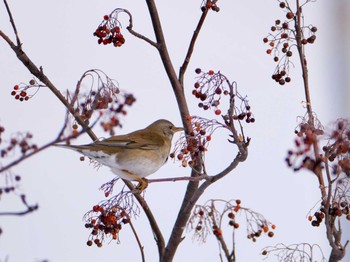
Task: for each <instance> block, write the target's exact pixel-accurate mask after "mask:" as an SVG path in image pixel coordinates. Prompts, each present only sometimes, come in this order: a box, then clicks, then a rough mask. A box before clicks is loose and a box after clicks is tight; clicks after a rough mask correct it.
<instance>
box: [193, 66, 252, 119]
mask: <svg viewBox="0 0 350 262" xmlns="http://www.w3.org/2000/svg"><path fill="white" fill-rule="evenodd" d="M195 72H196V74H198V75H199V76H198V77H197V81H196V82H195V83H194V89H193V90H192V94H193V95H194V96H195V97H196V98H197V99H199V100H200V102H199V103H198V107H199V108H201V109H203V110H205V111H206V110H208V109H213V111H214V113H215V115H222V110H221V109H220V106H221V100H222V98H223V96H228V97H229V100H230V104H231V105H230V106H229V107H230V108H233V110H234V111H233V112H231V111H230V110H228V113H229V114H232V117H233V119H234V120H240V121H241V120H244V119H245V120H246V122H247V123H254V122H255V118H254V117H253V114H252V112H251V110H250V109H251V108H250V106H249V104H248V101H247V99H246V98H245V97H242V96H241V95H240V94H239V93H238V91H237V86H236V83H235V82H233V83H230V81H229V80H228V79H227V77H226V76H224V75H223V74H221V73H220V72H217V73H215V72H214V71H213V70H209V71H208V72H203V71H202V70H201V69H200V68H197V69H196V70H195ZM235 99H238V100H240V101H241V102H242V104H241V106H240V107H236V106H235V104H234V103H235ZM223 118H224V119H225V120H227V119H228V118H229V116H228V115H227V114H226V115H223Z"/></svg>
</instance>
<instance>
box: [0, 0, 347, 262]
mask: <svg viewBox="0 0 350 262" xmlns="http://www.w3.org/2000/svg"><path fill="white" fill-rule="evenodd" d="M158 2H159V3H158V8H159V14H160V18H161V21H162V22H163V29H164V33H165V37H166V39H167V44H168V48H169V52H170V55H171V57H172V59H173V63H174V67H175V68H176V69H178V68H179V66H180V65H181V63H182V61H183V59H184V56H185V54H186V50H187V46H188V43H189V40H190V37H191V35H192V32H193V30H194V28H195V25H196V23H197V21H198V18H199V17H200V14H201V11H200V3H201V1H185V0H180V1H176V2H171V3H170V2H168V1H158ZM9 4H10V6H11V8H12V12H13V16H14V18H15V21H16V24H17V28H18V31H19V34H20V37H21V40H22V42H23V49H24V51H25V52H26V53H27V54H28V56H29V57H30V58H31V59H32V60H33V61H34V62H35V63H36V65H38V66H42V67H43V70H44V72H45V74H46V75H47V76H48V77H49V78H50V80H51V81H52V82H53V83H54V84H55V85H56V86H57V87H58V88H59V89H60V90H61V91H62V92H64V91H65V90H66V89H70V90H73V89H74V87H75V85H76V83H77V81H78V79H79V78H80V76H81V75H82V73H83V72H84V71H86V70H88V69H92V68H98V69H101V70H103V71H104V72H105V73H106V74H108V75H109V76H110V77H111V78H113V79H116V80H117V81H118V82H119V84H120V88H121V89H124V90H127V91H129V92H132V93H133V94H134V96H135V97H136V99H137V101H136V103H135V104H134V105H133V106H132V107H131V108H130V109H128V115H127V117H125V119H124V120H123V129H122V130H118V132H120V133H121V134H122V133H127V132H130V131H133V130H135V129H138V128H143V127H145V126H146V125H148V124H149V123H151V122H153V121H154V120H156V119H159V118H166V119H169V120H171V121H172V122H173V123H174V124H175V125H181V119H180V116H179V113H178V110H177V105H176V101H175V98H174V96H173V93H172V89H171V86H170V84H169V81H168V79H167V77H166V74H165V72H164V69H163V67H162V63H161V61H160V58H159V56H158V54H157V52H156V50H155V48H153V47H152V46H150V45H148V44H147V43H145V42H143V41H141V40H139V39H135V38H134V37H133V36H131V35H129V34H128V33H127V32H126V31H125V30H124V36H125V39H126V43H125V45H124V46H123V47H121V48H113V47H112V46H107V47H106V46H99V45H98V44H97V38H95V37H93V36H92V33H93V32H94V30H95V29H96V27H97V26H98V24H99V23H100V22H101V20H102V19H103V15H105V14H109V12H110V11H112V10H113V9H114V8H116V7H122V8H126V9H128V10H129V11H130V12H131V13H132V14H133V19H134V29H135V30H136V31H138V32H141V33H143V34H145V35H147V36H149V37H150V38H152V39H154V36H153V32H152V28H151V22H150V19H149V15H148V14H147V9H146V4H145V3H144V2H143V1H126V0H124V1H111V0H106V1H88V2H87V1H81V0H79V1H67V0H64V1H55V2H52V1H43V0H33V1H19V0H13V1H9ZM218 5H219V6H220V8H221V11H220V12H219V13H214V12H211V13H210V14H209V16H208V18H207V20H206V23H205V25H204V27H203V29H202V32H201V34H200V36H199V39H198V44H197V45H196V48H195V53H194V55H193V59H192V61H191V63H190V65H189V68H188V74H187V76H186V78H185V85H186V94H187V95H188V101H189V104H190V106H191V112H193V114H198V113H202V112H201V111H198V110H197V108H196V104H197V101H195V100H194V99H193V98H192V97H191V95H190V93H191V88H192V86H193V82H194V77H195V73H194V69H195V68H197V67H201V68H203V69H206V70H209V69H213V70H215V71H217V70H220V71H221V72H222V73H224V74H225V75H226V76H227V77H228V78H230V79H231V80H232V81H233V80H234V81H237V83H238V87H239V90H240V93H241V94H244V95H247V96H248V99H249V101H250V105H251V107H252V111H253V113H254V116H255V118H256V123H254V124H253V125H249V126H248V127H247V128H246V129H245V132H246V135H247V136H249V137H252V141H251V145H250V148H249V156H248V159H247V161H246V162H244V163H242V164H240V165H239V167H238V168H237V169H236V170H234V171H233V172H232V174H230V175H229V176H227V177H226V178H225V179H224V180H222V181H219V182H217V183H216V184H215V185H213V186H212V187H211V188H209V189H208V191H207V192H206V193H205V194H204V195H203V196H202V197H201V198H200V200H199V202H198V203H204V202H205V201H206V200H208V199H210V198H222V199H226V200H229V199H237V198H239V199H241V200H242V205H243V206H245V207H248V208H251V209H253V210H255V211H257V212H259V213H261V214H263V215H264V216H265V217H266V218H267V219H268V220H270V221H271V222H273V223H274V224H276V225H277V229H276V231H275V237H274V238H268V237H267V236H264V237H261V238H259V239H258V241H257V242H256V243H252V242H251V241H249V240H247V239H246V230H245V228H244V224H245V223H244V219H245V218H244V216H242V217H240V218H239V219H241V225H242V226H241V227H240V229H239V230H238V231H237V234H236V252H237V258H238V261H261V260H262V256H261V255H259V253H260V252H261V250H262V248H263V247H265V246H267V245H274V244H277V243H285V244H294V243H301V242H307V243H317V244H319V245H320V246H321V247H322V248H323V251H324V253H325V255H326V257H328V254H329V248H328V243H327V242H326V238H325V232H324V227H323V225H322V226H321V227H319V228H314V227H312V226H311V225H310V223H309V222H308V221H307V215H308V212H309V211H310V210H311V209H312V208H313V207H314V206H315V205H317V204H318V201H319V199H320V196H319V189H318V184H317V181H316V179H315V177H314V176H313V175H312V174H311V173H308V172H300V173H293V172H292V170H290V169H288V168H287V167H286V165H285V162H284V158H285V156H286V152H287V150H288V149H290V148H291V147H292V146H293V138H294V134H293V131H294V129H295V127H296V126H297V124H298V122H297V117H298V116H303V115H304V114H305V108H304V107H303V105H304V104H303V101H304V97H303V90H302V88H301V87H302V85H301V76H300V70H299V68H298V62H297V61H296V60H295V65H296V68H295V69H293V72H292V83H291V84H289V85H286V86H283V87H281V86H279V85H277V84H276V83H274V82H273V81H272V80H271V75H272V73H273V70H274V66H275V65H274V63H273V61H272V59H271V57H269V56H267V55H266V53H265V50H266V48H267V47H266V46H265V45H264V44H263V41H262V38H263V37H264V36H266V35H267V33H268V32H269V28H270V27H271V25H273V23H274V21H275V20H276V19H283V18H284V13H283V11H282V10H281V9H280V8H279V7H278V2H277V1H274V0H268V1H266V0H265V1H258V0H252V1H219V2H218ZM338 5H339V6H335V4H333V1H332V2H331V3H326V1H318V2H315V3H311V4H309V5H307V6H306V7H305V8H304V13H305V16H306V24H314V25H315V26H317V27H318V29H319V30H318V32H317V40H316V42H315V44H314V45H313V46H310V47H308V48H307V56H308V65H309V71H310V72H309V73H310V83H311V97H312V100H313V102H314V111H315V112H316V113H317V116H318V117H319V119H320V120H321V122H322V123H323V124H324V125H325V126H327V125H328V124H330V123H331V122H332V121H333V120H334V119H336V118H338V117H340V116H345V117H349V112H348V111H344V110H345V108H344V106H342V105H344V104H345V102H344V98H342V97H344V94H346V92H345V91H344V89H343V86H339V85H340V84H341V83H346V81H348V80H346V78H345V77H346V72H348V71H346V70H345V74H344V73H342V74H341V73H339V75H338V74H337V73H338V72H343V71H342V70H344V67H345V66H346V65H345V64H344V62H347V63H348V61H349V60H348V57H349V52H348V51H344V52H341V50H339V48H334V45H333V42H334V41H333V40H334V39H335V37H337V36H338V37H344V41H345V40H346V36H349V28H348V27H346V26H344V28H345V29H344V28H342V29H341V30H340V29H339V27H337V26H336V25H337V22H338V20H340V19H339V17H340V13H339V15H338V13H337V12H338V11H339V10H344V8H345V6H346V5H347V6H348V7H347V8H349V4H348V2H347V1H339V3H338ZM337 8H338V9H337ZM337 10H338V11H337ZM0 13H1V14H2V15H1V16H0V30H3V31H4V32H5V33H7V34H8V35H9V36H11V37H13V34H12V31H11V28H10V25H9V22H8V18H7V16H6V15H5V8H4V5H3V4H2V5H1V6H0ZM344 13H346V12H344ZM127 21H128V20H127V17H126V16H121V22H122V23H123V24H124V25H126V23H127ZM340 21H341V20H340ZM336 39H337V38H336ZM344 41H339V43H343V42H344ZM347 41H348V40H347ZM339 45H340V44H339ZM344 48H345V49H346V48H347V46H345V45H344ZM345 49H343V50H345ZM346 52H347V53H346ZM0 57H1V63H0V72H1V78H0V86H1V88H0V125H2V126H5V128H6V132H7V133H6V134H7V135H9V134H10V133H12V132H16V131H30V132H31V133H32V134H33V135H34V138H33V140H34V141H35V142H36V143H37V144H38V145H42V144H44V143H46V142H49V141H51V140H53V139H54V138H55V136H56V135H57V133H58V131H59V130H60V129H61V127H62V125H63V120H64V114H65V109H64V108H63V106H62V105H61V104H60V103H59V102H58V101H57V99H56V98H55V97H54V96H53V95H52V94H51V93H50V92H49V90H46V89H45V88H41V90H40V91H39V92H38V93H37V94H36V95H35V97H34V98H33V99H31V100H30V101H28V102H23V103H19V102H17V101H15V100H14V99H13V97H11V96H10V92H11V89H12V87H13V86H14V85H15V84H17V83H19V82H28V81H29V80H30V79H32V76H31V75H30V73H29V72H28V71H27V69H26V68H25V67H24V66H23V65H22V64H21V63H20V62H19V61H18V60H17V58H16V56H15V54H14V53H13V52H12V50H11V49H10V48H9V47H8V46H7V44H6V43H5V42H4V41H0ZM344 57H345V58H344ZM337 68H340V69H342V70H340V71H339V70H337ZM345 68H347V69H348V68H349V64H347V67H345ZM329 72H332V74H330V73H329ZM334 79H337V80H339V79H344V82H341V81H339V83H336V84H339V85H338V86H333V85H334ZM341 101H343V102H341ZM345 101H346V100H345ZM204 116H206V117H211V116H210V115H204ZM96 133H97V135H98V136H99V137H102V136H106V134H104V133H103V132H101V130H99V129H98V128H97V129H96ZM221 134H223V133H221ZM177 138H178V135H177V136H175V140H176V139H177ZM74 142H76V143H86V142H89V137H88V136H82V137H81V138H79V140H78V141H74ZM209 149H210V150H209V152H208V154H207V157H206V160H207V169H208V173H209V174H215V172H217V171H220V168H221V167H223V166H225V165H227V164H228V163H229V161H230V160H231V158H232V155H233V154H236V151H235V149H233V148H232V147H231V145H227V142H226V137H225V136H220V135H218V136H216V137H213V142H212V143H211V147H210V148H209ZM12 171H13V172H14V173H16V174H20V175H21V176H22V180H23V181H22V183H21V188H20V192H24V193H26V195H27V198H28V201H29V202H30V203H38V204H39V206H40V208H39V210H38V211H37V212H34V213H32V214H30V215H27V216H24V217H0V226H1V228H2V230H3V234H2V235H1V237H0V247H1V248H0V261H4V260H5V258H6V257H8V258H9V259H8V261H11V262H17V261H42V260H44V259H47V260H49V261H119V260H118V259H120V260H125V259H126V260H128V261H140V254H139V251H138V248H137V245H136V242H135V240H134V239H133V237H132V235H131V231H130V229H129V228H128V227H127V226H126V227H125V229H123V230H122V231H121V235H120V240H121V244H120V245H116V244H115V243H114V242H111V243H110V244H105V245H104V247H103V248H100V249H99V248H97V247H95V246H93V247H87V246H86V241H87V239H88V235H89V231H88V230H86V229H85V228H84V223H83V220H82V217H83V215H84V214H85V212H86V211H88V210H89V209H91V207H92V206H93V205H94V204H96V203H98V202H99V201H100V200H102V199H104V196H103V192H101V191H99V190H98V188H99V187H100V185H101V184H102V183H104V182H107V181H108V180H109V179H111V178H112V177H113V174H112V173H111V172H110V171H109V169H108V168H100V169H99V170H97V169H94V168H93V167H92V166H90V165H89V164H88V162H87V161H85V162H81V161H79V154H76V153H74V152H70V151H64V150H63V149H59V148H50V149H48V150H46V151H45V152H43V153H41V154H39V155H37V156H35V157H33V158H31V159H30V160H28V161H25V162H23V163H22V164H21V165H19V166H17V167H15V168H13V170H12ZM189 172H190V170H189V169H184V168H182V167H180V164H179V163H178V162H175V163H173V162H172V161H169V162H168V163H167V164H166V165H165V166H164V167H163V168H162V169H160V170H159V171H158V172H157V173H156V174H154V175H153V176H151V178H163V177H176V176H185V175H188V174H189ZM120 186H121V183H119V185H118V186H117V188H116V190H115V191H117V190H118V189H120ZM185 188H186V183H185V182H176V183H152V184H150V186H149V188H148V189H147V191H146V200H147V201H148V203H149V205H150V207H151V208H152V210H153V212H154V214H155V216H156V217H157V219H158V222H159V225H160V227H161V229H162V230H163V233H164V236H165V238H166V239H167V238H168V236H169V234H170V232H171V228H172V225H173V223H174V219H175V217H176V214H177V212H178V208H179V205H180V203H181V200H182V196H183V193H184V190H185ZM0 203H1V205H0V211H3V210H13V209H16V208H17V207H18V208H19V207H20V206H19V205H18V200H17V199H16V198H14V197H10V196H2V198H1V202H0ZM135 227H136V229H137V230H138V232H139V236H140V238H141V242H142V244H143V245H144V247H145V253H146V258H147V261H157V259H158V255H157V248H156V245H155V242H154V240H153V236H152V232H151V230H150V227H149V225H148V222H147V221H146V218H145V215H144V214H143V213H141V214H140V216H139V218H138V219H137V221H136V222H135ZM225 229H226V230H227V229H228V228H223V231H224V232H226V231H225ZM348 235H349V234H348ZM191 239H192V235H191V234H190V233H188V234H186V239H185V240H184V242H183V243H182V244H181V245H180V248H179V249H178V253H177V255H176V258H175V260H174V261H219V257H218V254H219V252H218V247H217V244H216V241H215V239H214V237H209V238H208V241H207V243H205V244H203V245H198V244H197V243H192V240H191ZM268 261H275V258H273V257H270V258H269V260H268Z"/></svg>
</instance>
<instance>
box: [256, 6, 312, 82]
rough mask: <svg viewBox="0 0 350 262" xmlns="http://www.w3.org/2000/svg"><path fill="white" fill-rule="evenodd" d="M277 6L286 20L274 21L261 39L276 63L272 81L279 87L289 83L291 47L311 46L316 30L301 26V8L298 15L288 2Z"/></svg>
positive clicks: (302, 21) (310, 26) (302, 20)
mask: <svg viewBox="0 0 350 262" xmlns="http://www.w3.org/2000/svg"><path fill="white" fill-rule="evenodd" d="M279 6H280V7H281V8H282V9H283V10H285V12H286V19H285V20H284V21H281V20H279V19H278V20H276V21H275V24H274V25H273V26H271V33H269V35H268V36H267V37H265V38H264V39H263V42H264V43H265V44H268V45H269V48H268V49H267V50H266V53H267V54H268V55H272V56H273V60H274V62H276V63H277V66H276V69H275V72H274V73H273V75H272V79H273V80H275V81H276V82H277V83H279V84H280V85H284V84H285V83H289V82H290V81H291V77H290V75H289V66H290V63H291V62H290V58H291V57H292V55H293V52H292V47H294V46H298V47H300V48H303V46H305V45H306V44H313V43H314V42H315V40H316V35H315V33H316V32H317V28H316V27H315V26H312V25H309V26H304V25H303V23H304V19H303V15H302V8H299V12H300V14H298V13H295V12H293V10H292V8H291V6H290V5H289V3H288V1H285V2H280V3H279ZM299 26H300V28H299ZM298 32H300V34H301V35H299V33H298Z"/></svg>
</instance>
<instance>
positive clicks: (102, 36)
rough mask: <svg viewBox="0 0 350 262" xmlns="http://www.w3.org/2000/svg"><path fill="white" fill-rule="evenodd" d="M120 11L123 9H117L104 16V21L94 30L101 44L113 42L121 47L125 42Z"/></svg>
mask: <svg viewBox="0 0 350 262" xmlns="http://www.w3.org/2000/svg"><path fill="white" fill-rule="evenodd" d="M120 12H121V9H116V10H114V11H113V12H112V13H111V14H110V15H104V16H103V21H102V22H101V24H100V25H99V26H98V28H97V29H96V31H95V32H94V36H96V37H98V40H97V42H98V43H99V44H104V45H108V44H113V45H114V46H115V47H120V46H122V45H123V44H124V43H125V39H124V36H123V35H122V34H121V32H120V28H121V24H120V22H119V21H118V14H119V13H120Z"/></svg>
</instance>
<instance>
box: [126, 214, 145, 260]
mask: <svg viewBox="0 0 350 262" xmlns="http://www.w3.org/2000/svg"><path fill="white" fill-rule="evenodd" d="M129 225H130V227H131V230H132V233H133V234H134V236H135V239H136V242H137V245H138V246H139V249H140V252H141V258H142V262H145V261H146V259H145V253H144V252H143V246H142V244H141V241H140V238H139V236H138V234H137V232H136V230H135V228H134V225H133V224H132V222H131V220H129Z"/></svg>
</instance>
